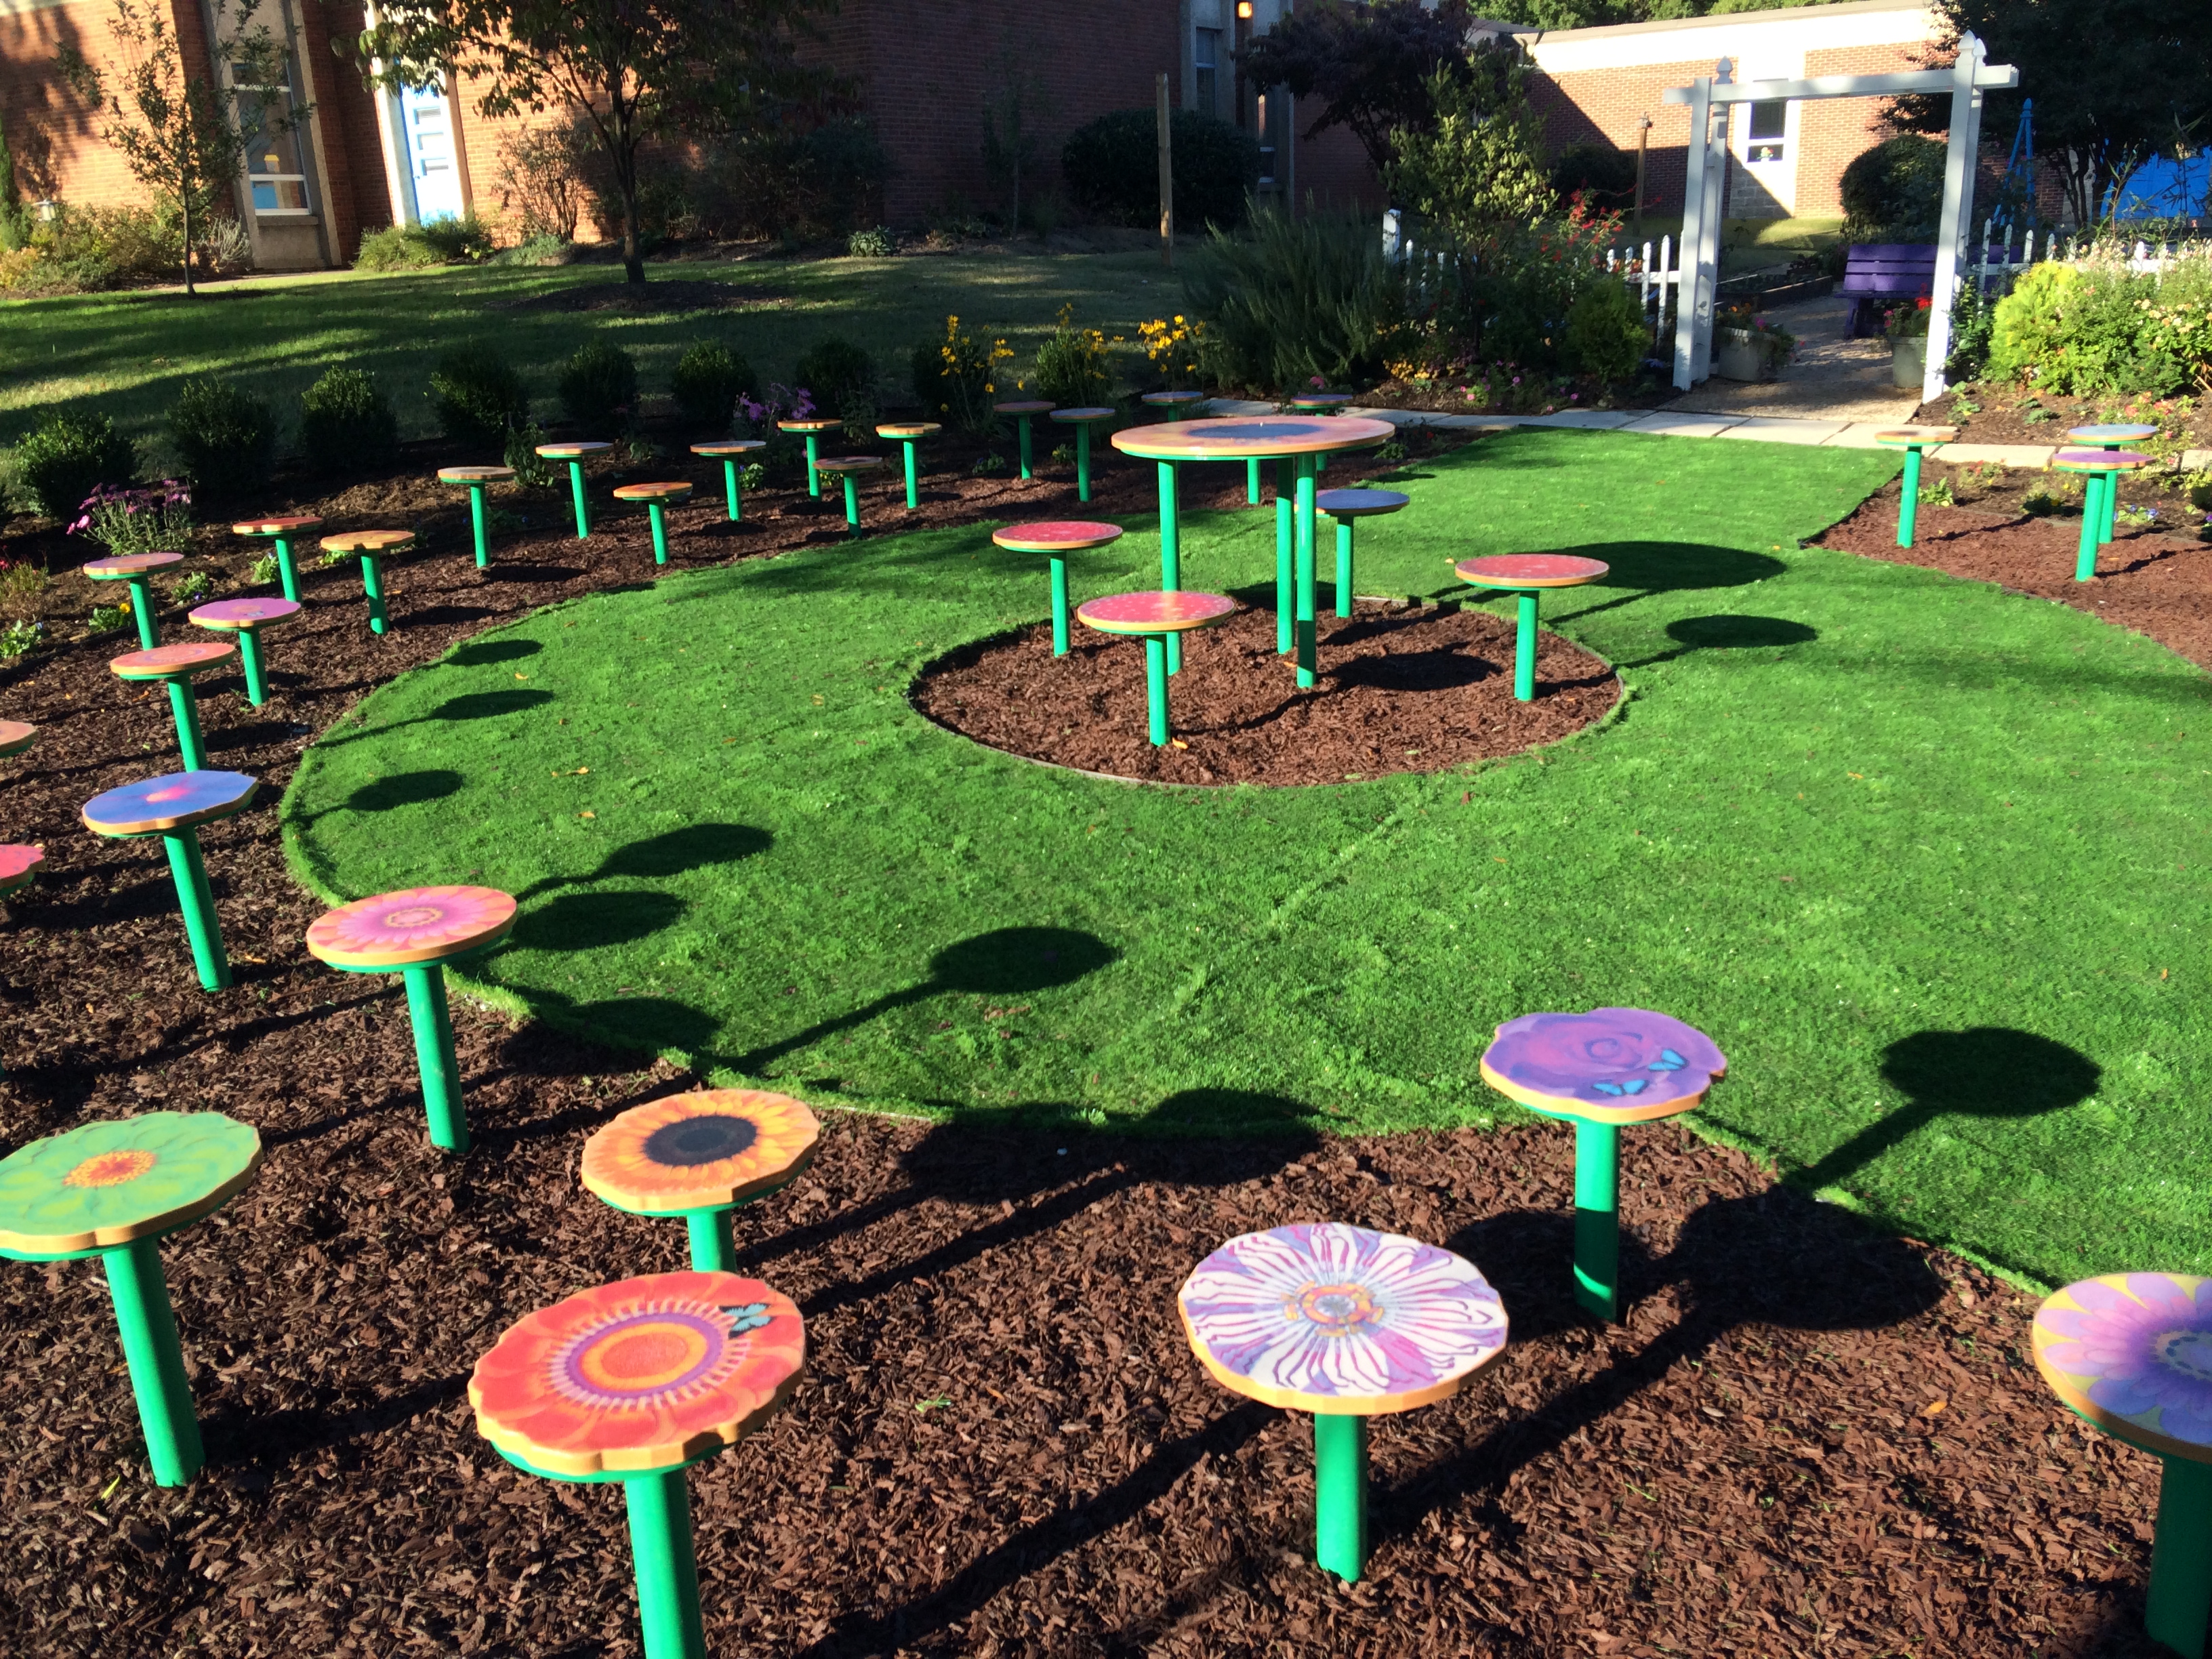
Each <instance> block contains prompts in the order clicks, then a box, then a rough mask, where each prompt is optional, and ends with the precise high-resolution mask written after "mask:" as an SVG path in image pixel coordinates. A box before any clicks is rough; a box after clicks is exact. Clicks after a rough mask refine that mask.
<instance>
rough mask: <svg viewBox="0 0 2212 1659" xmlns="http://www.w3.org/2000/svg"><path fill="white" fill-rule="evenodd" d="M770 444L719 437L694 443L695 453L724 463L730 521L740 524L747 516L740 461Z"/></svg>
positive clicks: (753, 439) (724, 480)
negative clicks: (740, 480) (739, 473)
mask: <svg viewBox="0 0 2212 1659" xmlns="http://www.w3.org/2000/svg"><path fill="white" fill-rule="evenodd" d="M767 447H768V445H767V444H766V443H765V442H763V441H762V440H760V439H758V438H717V439H715V440H714V441H713V442H712V443H705V444H693V445H692V446H691V453H693V454H694V455H704V456H705V457H707V458H708V459H709V460H718V461H720V462H721V464H722V490H723V494H724V495H726V496H727V497H728V499H729V508H730V522H731V523H732V524H738V523H741V522H743V520H744V516H745V498H744V491H743V490H741V489H738V458H739V457H740V456H744V455H750V454H751V453H753V452H754V451H755V450H757V449H766V448H767Z"/></svg>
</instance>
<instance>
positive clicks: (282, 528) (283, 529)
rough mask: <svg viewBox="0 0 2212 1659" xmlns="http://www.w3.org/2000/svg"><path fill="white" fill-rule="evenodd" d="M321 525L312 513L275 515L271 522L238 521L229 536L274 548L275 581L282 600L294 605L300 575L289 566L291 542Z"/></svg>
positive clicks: (292, 566)
mask: <svg viewBox="0 0 2212 1659" xmlns="http://www.w3.org/2000/svg"><path fill="white" fill-rule="evenodd" d="M321 523H322V520H320V519H319V518H317V517H316V516H315V515H314V514H313V513H278V514H277V515H276V516H275V517H274V518H268V519H245V520H240V522H238V523H237V524H234V525H233V526H231V527H230V533H231V534H232V535H234V536H258V537H260V538H263V539H264V540H266V541H268V542H270V543H272V544H274V545H275V547H276V577H277V580H279V581H280V582H282V583H283V589H284V597H285V598H286V599H289V600H291V601H292V602H293V603H294V604H295V605H296V604H298V603H299V600H300V573H299V571H298V570H297V569H296V568H295V567H294V565H293V562H292V538H293V537H295V536H296V535H298V534H300V533H301V532H302V531H307V530H313V529H314V528H315V527H316V526H318V525H319V524H321Z"/></svg>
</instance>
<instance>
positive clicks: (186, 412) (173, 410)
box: [169, 374, 276, 501]
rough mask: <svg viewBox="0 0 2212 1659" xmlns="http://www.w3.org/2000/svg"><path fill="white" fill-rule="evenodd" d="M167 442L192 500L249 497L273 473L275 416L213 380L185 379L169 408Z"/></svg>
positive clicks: (240, 390)
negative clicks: (182, 469)
mask: <svg viewBox="0 0 2212 1659" xmlns="http://www.w3.org/2000/svg"><path fill="white" fill-rule="evenodd" d="M169 442H170V444H171V445H172V447H174V448H175V450H176V452H177V458H178V459H179V461H181V462H182V463H183V468H184V474H185V477H186V478H188V479H190V480H191V484H192V488H193V493H194V495H195V497H196V498H198V499H205V500H210V501H226V500H236V499H239V498H240V497H244V496H247V495H252V494H253V493H254V492H256V491H257V490H258V489H261V488H262V487H263V486H264V484H266V483H268V482H269V477H270V474H271V473H272V472H274V471H276V410H274V409H272V408H270V405H269V404H268V402H267V400H266V399H264V398H257V397H255V396H254V395H253V394H252V392H248V391H246V389H245V387H243V386H239V385H236V384H235V383H234V382H232V381H229V380H222V379H221V378H219V377H217V376H216V375H212V374H210V375H204V376H202V377H201V378H200V379H198V380H187V381H185V384H184V387H183V389H182V390H181V391H179V392H178V393H177V401H176V402H175V403H173V404H171V405H170V406H169Z"/></svg>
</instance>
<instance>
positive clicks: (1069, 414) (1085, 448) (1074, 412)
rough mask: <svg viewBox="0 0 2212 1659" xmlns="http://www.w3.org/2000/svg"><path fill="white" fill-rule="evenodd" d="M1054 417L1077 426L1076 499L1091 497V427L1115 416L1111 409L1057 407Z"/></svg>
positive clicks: (1084, 499) (1065, 424)
mask: <svg viewBox="0 0 2212 1659" xmlns="http://www.w3.org/2000/svg"><path fill="white" fill-rule="evenodd" d="M1052 418H1053V419H1054V420H1055V421H1058V422H1060V424H1061V425H1062V426H1072V427H1073V428H1075V499H1076V500H1077V501H1089V500H1090V499H1091V428H1092V427H1094V426H1097V424H1098V423H1099V422H1102V421H1110V420H1112V419H1113V418H1114V411H1113V410H1110V409H1055V410H1053V411H1052Z"/></svg>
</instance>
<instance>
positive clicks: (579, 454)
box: [538, 438, 614, 542]
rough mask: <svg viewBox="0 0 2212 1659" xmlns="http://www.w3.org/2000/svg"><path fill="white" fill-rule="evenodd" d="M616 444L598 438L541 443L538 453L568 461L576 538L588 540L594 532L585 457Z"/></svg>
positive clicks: (569, 486) (598, 453) (602, 452)
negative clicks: (587, 497)
mask: <svg viewBox="0 0 2212 1659" xmlns="http://www.w3.org/2000/svg"><path fill="white" fill-rule="evenodd" d="M613 447H614V446H613V445H612V444H611V443H607V442H605V441H602V440H600V439H598V438H584V439H579V440H577V441H574V442H572V443H563V444H540V445H538V453H539V454H540V455H542V456H544V458H545V459H547V460H549V461H566V462H568V495H569V496H570V498H571V499H572V500H574V502H575V504H576V539H577V540H578V541H580V542H581V541H588V540H590V539H591V534H592V513H591V509H590V507H587V506H586V504H585V501H584V458H585V457H586V456H587V455H603V454H605V453H606V452H607V451H608V450H610V449H612V448H613Z"/></svg>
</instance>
